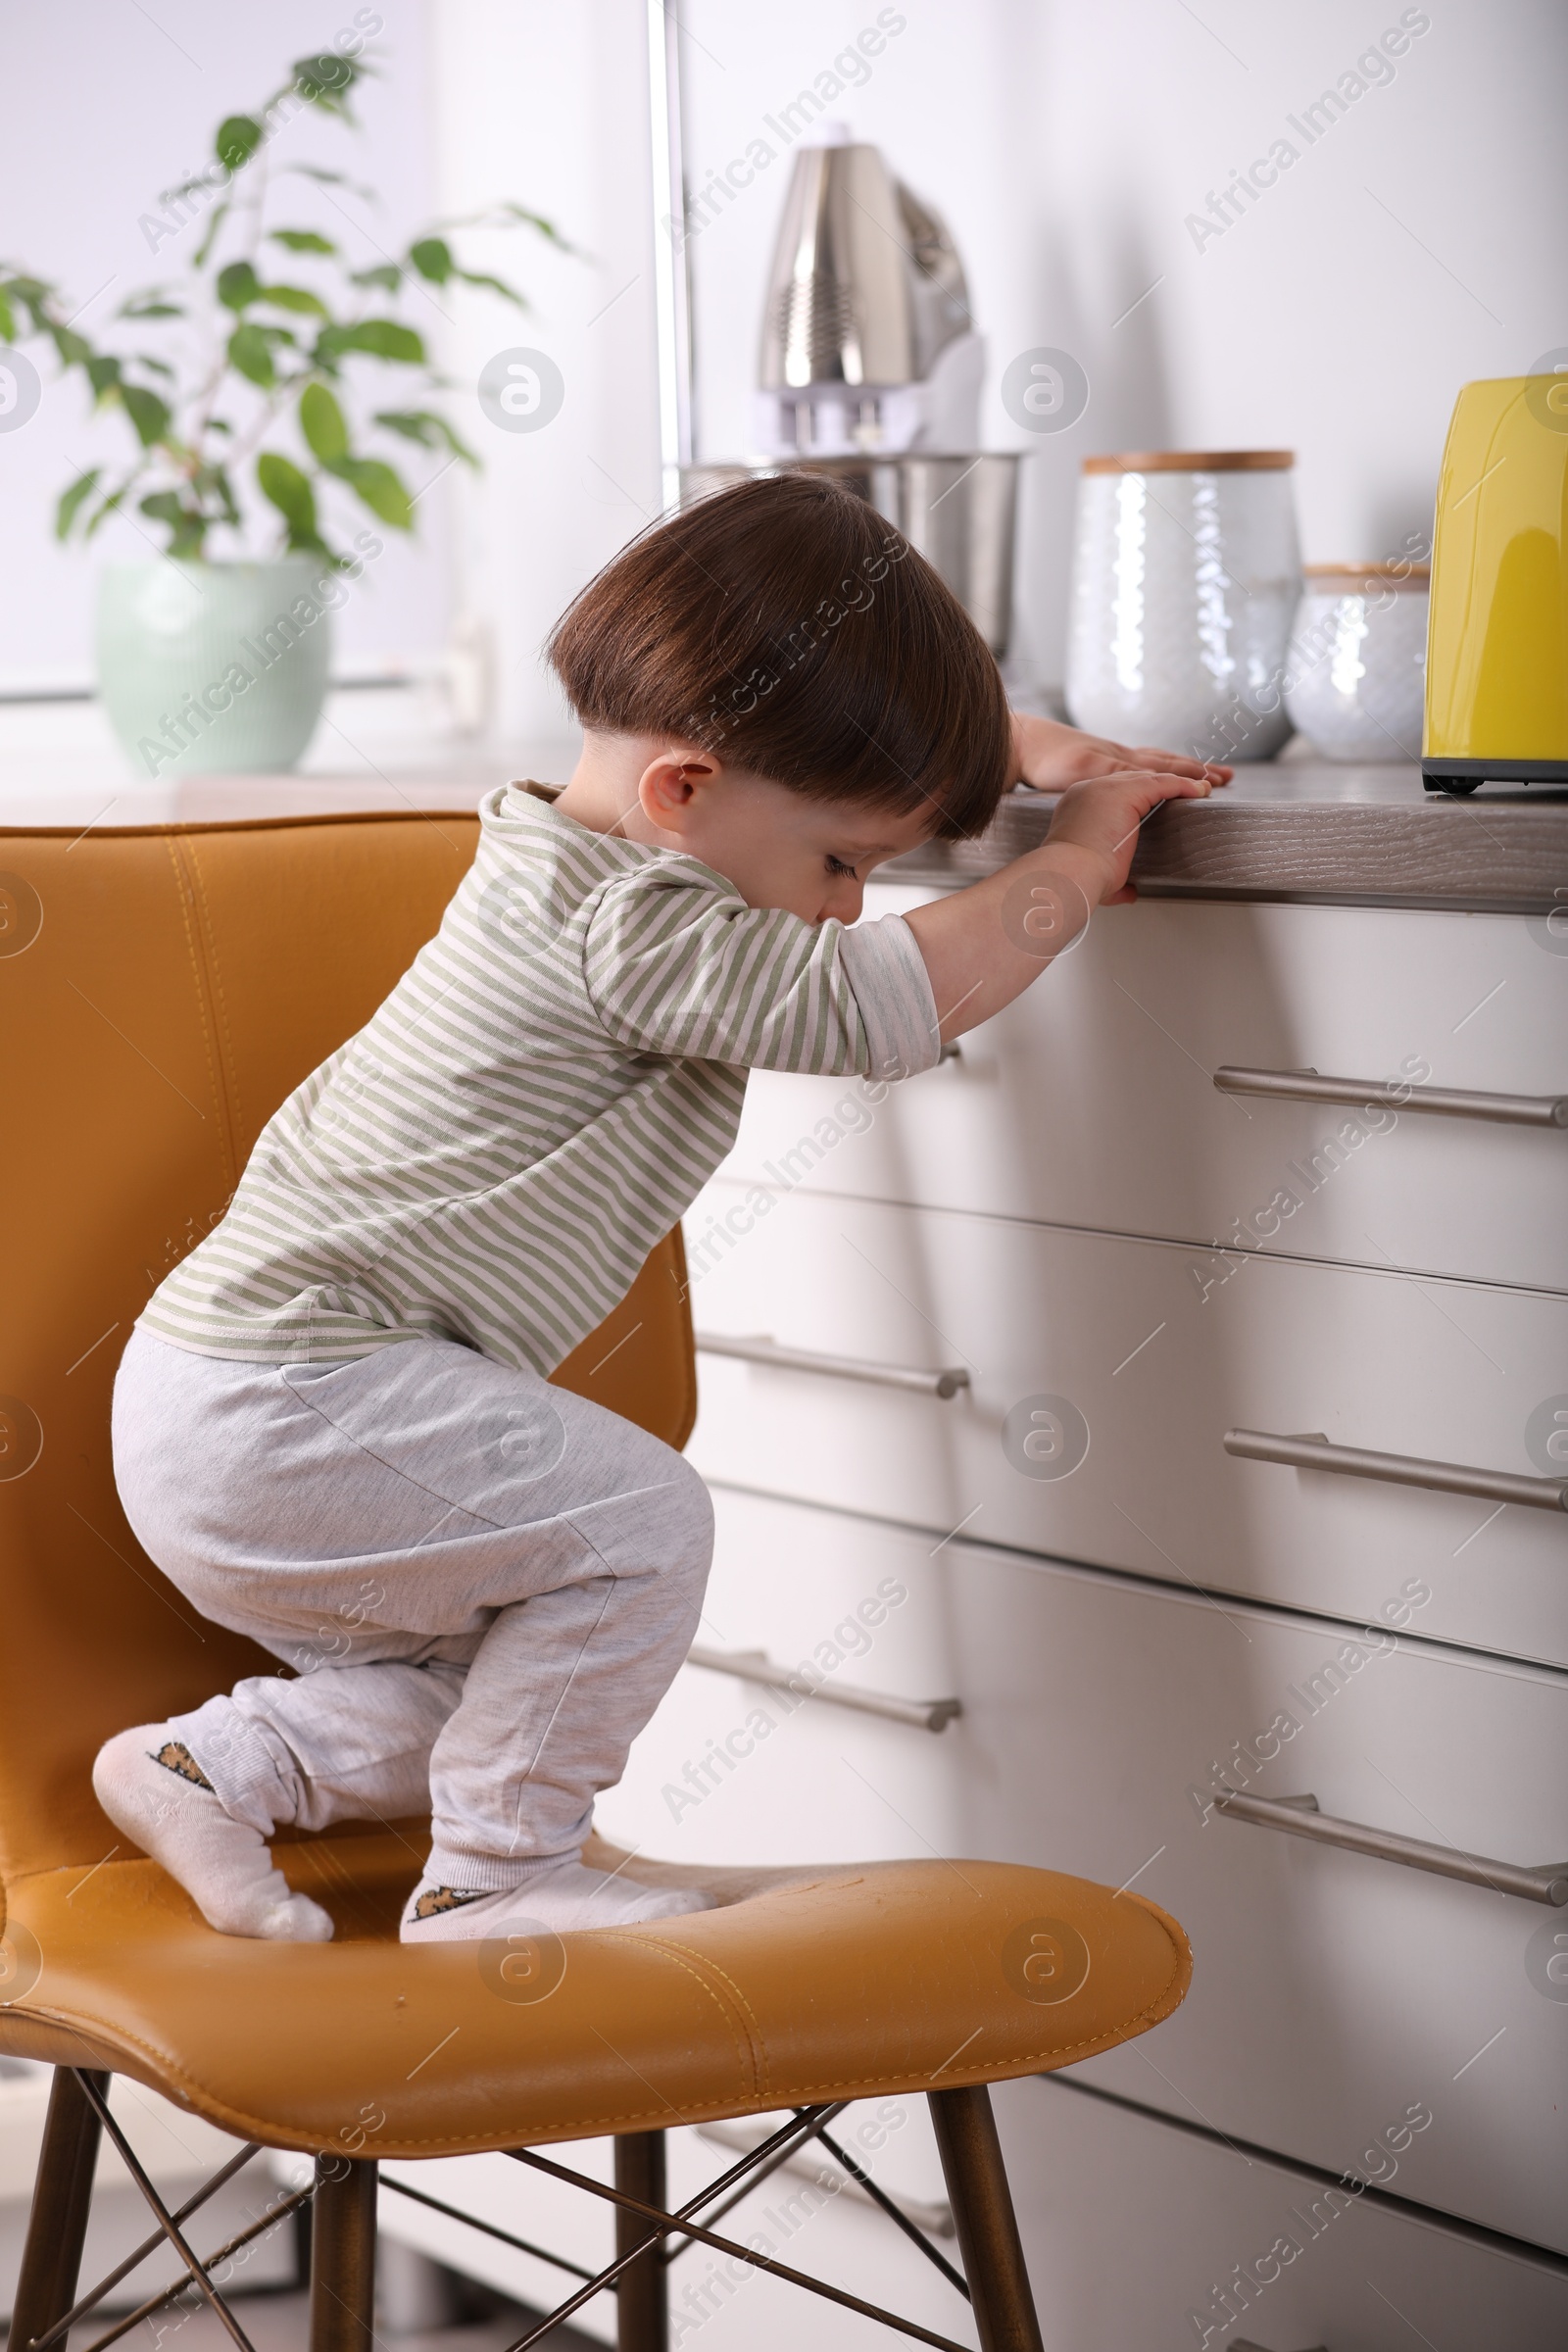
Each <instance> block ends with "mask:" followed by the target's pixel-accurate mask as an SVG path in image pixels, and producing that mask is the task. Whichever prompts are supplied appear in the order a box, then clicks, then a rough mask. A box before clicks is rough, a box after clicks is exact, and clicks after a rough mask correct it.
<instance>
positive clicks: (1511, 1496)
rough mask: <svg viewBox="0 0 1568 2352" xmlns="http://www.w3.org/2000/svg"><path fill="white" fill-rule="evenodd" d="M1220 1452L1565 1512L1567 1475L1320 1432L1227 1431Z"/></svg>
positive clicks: (1299, 1467)
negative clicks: (1437, 1458) (1347, 1442)
mask: <svg viewBox="0 0 1568 2352" xmlns="http://www.w3.org/2000/svg"><path fill="white" fill-rule="evenodd" d="M1225 1450H1226V1452H1227V1453H1234V1454H1236V1455H1238V1456H1239V1457H1240V1458H1241V1460H1243V1461H1244V1462H1284V1463H1285V1464H1286V1465H1287V1467H1288V1468H1290V1469H1293V1470H1332V1471H1334V1472H1336V1473H1337V1474H1338V1475H1339V1476H1340V1477H1341V1478H1380V1479H1384V1480H1387V1482H1388V1483H1389V1484H1390V1485H1391V1486H1396V1487H1431V1488H1433V1489H1434V1490H1435V1491H1436V1492H1437V1493H1438V1494H1440V1495H1479V1496H1480V1497H1481V1499H1482V1501H1483V1502H1523V1503H1529V1504H1530V1505H1531V1507H1532V1508H1533V1509H1535V1510H1538V1511H1568V1478H1522V1477H1518V1476H1516V1475H1515V1473H1514V1472H1513V1471H1511V1470H1472V1469H1470V1468H1469V1467H1467V1465H1466V1464H1464V1463H1462V1462H1426V1461H1423V1460H1422V1459H1421V1458H1420V1456H1419V1455H1418V1454H1413V1453H1369V1452H1366V1451H1364V1450H1363V1449H1362V1447H1361V1446H1333V1445H1331V1444H1330V1443H1329V1441H1328V1439H1327V1438H1326V1437H1324V1436H1323V1434H1322V1432H1321V1431H1319V1430H1313V1431H1311V1432H1310V1433H1309V1434H1308V1435H1306V1436H1304V1437H1290V1438H1285V1437H1277V1436H1276V1435H1275V1433H1274V1432H1273V1431H1272V1430H1268V1429H1228V1430H1227V1431H1226V1432H1225Z"/></svg>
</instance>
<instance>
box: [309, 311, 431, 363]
mask: <svg viewBox="0 0 1568 2352" xmlns="http://www.w3.org/2000/svg"><path fill="white" fill-rule="evenodd" d="M316 347H317V349H318V351H326V352H328V353H330V354H332V355H333V356H335V355H336V354H337V353H338V352H343V351H368V352H369V353H370V355H371V356H372V358H374V359H377V360H398V361H401V362H403V363H404V364H405V365H406V366H408V367H417V366H419V365H420V364H421V362H422V361H423V359H424V345H423V344H422V343H421V342H420V340H419V338H418V336H417V334H416V333H415V331H414V329H413V327H412V326H403V325H401V324H400V323H399V322H398V320H397V319H361V320H360V322H359V324H358V326H328V327H324V328H323V329H322V331H321V333H320V335H319V337H318V338H317V346H316Z"/></svg>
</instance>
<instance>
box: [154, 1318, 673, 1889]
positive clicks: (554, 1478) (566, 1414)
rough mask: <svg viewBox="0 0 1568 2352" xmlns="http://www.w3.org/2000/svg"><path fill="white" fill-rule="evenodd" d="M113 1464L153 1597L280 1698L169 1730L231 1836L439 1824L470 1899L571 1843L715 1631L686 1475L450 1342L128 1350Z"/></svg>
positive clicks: (649, 1448)
mask: <svg viewBox="0 0 1568 2352" xmlns="http://www.w3.org/2000/svg"><path fill="white" fill-rule="evenodd" d="M114 1447H115V1476H116V1480H117V1482H118V1484H119V1488H120V1495H121V1499H122V1501H123V1504H124V1507H125V1515H126V1517H127V1518H128V1519H129V1521H130V1524H131V1527H132V1528H133V1529H134V1531H135V1534H136V1536H137V1539H138V1541H139V1542H140V1543H141V1544H143V1545H144V1546H145V1548H146V1550H147V1551H148V1552H149V1553H150V1554H151V1556H152V1558H153V1559H154V1560H156V1561H157V1563H158V1565H159V1567H160V1568H161V1569H162V1570H163V1571H164V1574H165V1575H166V1576H167V1577H168V1578H169V1579H170V1580H171V1582H172V1584H174V1585H175V1586H177V1587H178V1589H179V1591H180V1592H181V1593H184V1594H185V1596H186V1598H187V1599H188V1600H189V1601H190V1602H191V1603H192V1604H193V1605H194V1607H196V1608H197V1609H199V1610H200V1611H201V1613H202V1614H203V1616H205V1617H209V1618H213V1619H215V1620H216V1621H217V1622H218V1623H219V1624H220V1625H225V1626H228V1627H231V1628H232V1629H233V1630H234V1631H235V1632H237V1633H242V1634H248V1635H250V1636H251V1637H252V1639H253V1640H255V1641H257V1642H260V1643H261V1644H262V1645H263V1647H264V1648H267V1649H270V1651H271V1652H272V1654H273V1656H274V1657H277V1658H281V1659H282V1660H283V1661H284V1663H285V1664H286V1665H287V1666H290V1667H292V1668H293V1669H294V1676H295V1677H296V1678H297V1679H291V1678H286V1677H284V1676H281V1675H257V1676H254V1677H252V1678H251V1679H250V1680H248V1681H246V1682H242V1683H240V1684H239V1685H238V1686H237V1687H236V1689H235V1690H234V1691H231V1692H229V1693H227V1694H226V1695H224V1696H220V1697H214V1698H210V1699H209V1700H208V1701H207V1702H206V1704H205V1705H204V1706H201V1707H198V1708H197V1709H196V1710H195V1712H194V1713H192V1714H189V1715H184V1716H180V1717H178V1718H177V1719H176V1720H175V1723H174V1727H173V1736H174V1737H175V1738H177V1739H179V1740H183V1741H184V1743H185V1745H186V1746H187V1747H188V1748H189V1750H190V1752H191V1754H192V1755H193V1756H194V1757H195V1759H196V1761H197V1763H198V1764H200V1766H201V1767H202V1770H203V1771H204V1772H205V1773H206V1775H207V1777H208V1779H209V1780H210V1781H211V1783H212V1785H213V1787H214V1789H216V1790H217V1792H218V1795H219V1797H220V1798H221V1801H222V1803H223V1805H224V1806H225V1807H226V1809H227V1810H228V1811H229V1812H230V1813H232V1814H234V1815H235V1816H237V1817H238V1818H239V1819H241V1820H245V1821H249V1822H251V1823H252V1824H253V1825H254V1826H255V1827H256V1828H258V1829H259V1830H261V1831H262V1833H263V1835H264V1836H266V1835H270V1832H271V1831H272V1830H274V1829H276V1828H279V1827H281V1826H283V1825H284V1824H286V1823H293V1824H295V1825H297V1826H298V1827H300V1828H302V1829H312V1830H318V1829H324V1828H326V1827H327V1826H328V1825H329V1824H330V1823H332V1822H334V1821H345V1820H356V1819H358V1820H365V1819H375V1818H380V1819H383V1820H390V1819H392V1818H394V1817H396V1816H397V1815H399V1814H410V1813H419V1812H422V1811H423V1810H424V1807H425V1805H426V1803H428V1804H429V1805H430V1806H431V1807H432V1810H433V1814H434V1843H433V1847H432V1852H431V1857H430V1862H429V1866H428V1868H429V1875H430V1876H431V1877H432V1878H435V1879H437V1880H440V1881H441V1882H443V1883H445V1884H447V1885H450V1886H455V1887H479V1888H483V1889H484V1890H485V1891H487V1892H490V1891H499V1890H500V1889H501V1888H503V1887H511V1886H514V1885H515V1884H516V1882H517V1881H518V1879H519V1878H521V1877H523V1876H525V1875H526V1872H527V1866H528V1865H530V1864H535V1863H538V1862H540V1861H542V1860H545V1859H548V1858H550V1857H552V1856H556V1855H561V1854H566V1853H571V1852H574V1851H575V1850H576V1848H577V1847H578V1846H580V1845H581V1843H582V1840H583V1838H584V1837H585V1835H586V1834H587V1831H588V1828H589V1824H590V1821H591V1819H592V1814H593V1800H594V1796H595V1794H596V1792H597V1791H598V1790H599V1789H608V1788H611V1787H613V1785H614V1783H615V1782H616V1781H618V1780H619V1778H620V1775H621V1773H622V1771H623V1770H624V1767H625V1762H626V1751H627V1749H628V1747H629V1746H630V1744H631V1742H632V1740H634V1739H635V1738H636V1736H637V1734H638V1733H639V1732H640V1731H641V1730H642V1728H643V1726H644V1724H645V1723H646V1722H647V1721H648V1718H649V1717H650V1715H652V1713H653V1711H654V1709H655V1707H656V1706H657V1705H658V1703H659V1701H660V1699H661V1698H662V1695H663V1693H664V1691H666V1690H667V1689H668V1687H669V1684H670V1682H671V1680H672V1679H673V1677H674V1674H675V1671H676V1669H677V1667H678V1666H679V1665H680V1662H681V1660H682V1659H683V1658H684V1656H685V1654H686V1651H687V1648H688V1646H689V1645H690V1642H691V1640H692V1637H693V1635H694V1633H695V1631H696V1627H697V1620H698V1614H699V1611H700V1610H701V1607H702V1600H703V1592H704V1588H705V1586H706V1584H707V1580H708V1570H709V1563H710V1560H711V1552H712V1527H713V1521H712V1508H711V1503H710V1501H709V1498H708V1491H707V1489H706V1488H705V1487H704V1485H703V1482H702V1480H701V1479H700V1478H699V1477H698V1475H697V1473H696V1471H694V1470H693V1469H691V1468H690V1467H689V1466H688V1465H687V1463H686V1462H685V1461H683V1460H682V1458H681V1456H680V1455H679V1454H678V1453H675V1452H672V1451H671V1449H670V1447H669V1446H664V1445H662V1444H661V1442H660V1441H659V1439H657V1438H652V1437H649V1436H648V1435H647V1433H646V1432H645V1431H643V1430H640V1429H638V1428H636V1427H635V1426H634V1425H633V1424H632V1423H631V1422H629V1421H622V1420H621V1419H620V1418H619V1416H618V1415H617V1414H614V1413H610V1412H606V1411H605V1410H604V1408H603V1407H602V1406H600V1405H597V1404H589V1403H587V1402H586V1401H585V1400H584V1399H583V1398H582V1397H573V1396H569V1395H568V1394H566V1392H565V1391H564V1390H561V1389H552V1388H550V1387H548V1386H547V1385H546V1383H545V1382H544V1381H542V1380H541V1379H539V1378H538V1377H537V1376H536V1375H535V1374H532V1373H527V1372H515V1371H512V1370H510V1369H509V1368H508V1367H507V1366H505V1365H503V1364H497V1363H493V1362H492V1361H490V1359H489V1358H488V1357H485V1356H481V1355H476V1354H475V1353H474V1352H473V1350H472V1349H471V1348H462V1347H459V1346H457V1345H455V1344H453V1343H450V1342H447V1341H443V1340H408V1341H402V1342H399V1343H398V1344H397V1345H395V1346H392V1347H387V1348H381V1349H379V1350H378V1351H377V1352H376V1353H374V1354H372V1355H365V1356H358V1357H356V1358H354V1359H353V1360H352V1361H351V1362H348V1363H338V1364H283V1365H276V1364H265V1363H233V1362H229V1361H227V1360H225V1359H223V1358H221V1357H218V1356H210V1355H194V1354H192V1353H191V1352H190V1351H189V1350H188V1349H184V1348H174V1347H172V1346H170V1345H169V1344H168V1343H167V1342H165V1341H162V1340H158V1339H154V1338H153V1337H152V1336H151V1335H150V1334H148V1333H145V1332H140V1331H138V1332H135V1333H133V1334H132V1336H131V1340H130V1345H129V1346H128V1348H126V1350H125V1353H124V1357H123V1361H122V1363H121V1367H120V1372H119V1376H118V1378H117V1380H116V1383H115V1404H114Z"/></svg>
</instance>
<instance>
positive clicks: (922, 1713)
mask: <svg viewBox="0 0 1568 2352" xmlns="http://www.w3.org/2000/svg"><path fill="white" fill-rule="evenodd" d="M686 1663H687V1665H688V1666H703V1667H706V1668H707V1670H708V1672H709V1673H710V1674H733V1675H735V1676H736V1677H738V1679H739V1680H740V1681H741V1682H743V1683H760V1684H761V1686H762V1688H763V1690H764V1691H790V1692H792V1693H793V1695H794V1696H795V1697H796V1698H823V1699H826V1700H827V1701H828V1703H829V1705H830V1706H835V1707H853V1708H854V1709H855V1710H856V1712H857V1714H859V1715H882V1716H885V1717H886V1718H887V1720H888V1722H889V1723H912V1724H913V1725H914V1727H915V1729H916V1730H917V1731H921V1732H945V1731H946V1730H947V1728H948V1726H949V1724H950V1723H952V1722H953V1720H954V1718H955V1717H956V1716H958V1715H961V1714H962V1713H963V1701H962V1700H961V1699H957V1698H887V1697H885V1696H884V1695H883V1693H882V1692H881V1691H862V1690H860V1689H859V1688H858V1685H856V1684H854V1683H813V1682H812V1681H811V1680H810V1679H809V1676H807V1675H805V1674H803V1673H802V1672H801V1670H800V1668H799V1667H795V1668H793V1669H791V1668H790V1667H788V1666H776V1665H775V1664H774V1663H773V1660H772V1659H771V1658H770V1657H769V1656H768V1655H767V1652H766V1651H765V1650H761V1649H703V1648H696V1649H689V1650H688V1651H687V1652H686Z"/></svg>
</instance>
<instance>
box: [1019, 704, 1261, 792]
mask: <svg viewBox="0 0 1568 2352" xmlns="http://www.w3.org/2000/svg"><path fill="white" fill-rule="evenodd" d="M1012 751H1013V764H1014V766H1015V768H1016V771H1017V777H1018V781H1019V782H1020V783H1023V784H1028V785H1030V786H1031V787H1032V788H1033V789H1034V790H1035V791H1036V792H1065V791H1066V789H1067V787H1068V785H1069V784H1082V783H1085V782H1087V781H1088V780H1089V779H1090V778H1092V777H1096V776H1108V775H1112V774H1114V773H1116V772H1117V771H1118V770H1121V769H1125V768H1129V767H1137V768H1144V769H1147V770H1150V771H1152V772H1155V773H1158V774H1161V775H1169V776H1207V778H1208V780H1209V782H1210V783H1211V784H1228V783H1229V782H1230V779H1231V775H1232V773H1233V771H1232V770H1231V769H1230V768H1228V767H1223V766H1219V765H1217V764H1215V763H1214V762H1213V761H1208V762H1204V761H1203V760H1187V759H1184V758H1183V757H1182V755H1181V754H1180V753H1179V752H1161V751H1157V750H1155V749H1153V748H1152V746H1150V745H1148V744H1144V745H1140V746H1137V747H1134V746H1132V745H1129V744H1125V743H1111V742H1109V741H1108V740H1107V739H1106V738H1105V737H1104V736H1103V735H1086V734H1084V733H1083V731H1082V730H1081V728H1078V727H1068V726H1064V725H1063V724H1062V723H1061V721H1060V720H1059V719H1055V718H1039V717H1036V716H1035V715H1034V713H1033V712H1032V711H1014V712H1013V713H1012Z"/></svg>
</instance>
